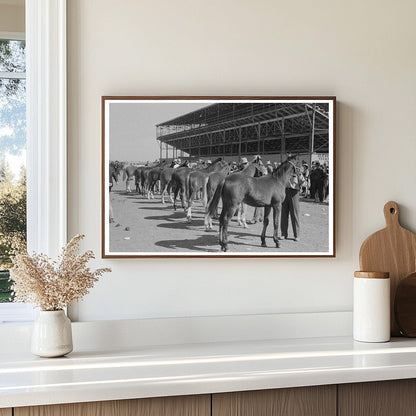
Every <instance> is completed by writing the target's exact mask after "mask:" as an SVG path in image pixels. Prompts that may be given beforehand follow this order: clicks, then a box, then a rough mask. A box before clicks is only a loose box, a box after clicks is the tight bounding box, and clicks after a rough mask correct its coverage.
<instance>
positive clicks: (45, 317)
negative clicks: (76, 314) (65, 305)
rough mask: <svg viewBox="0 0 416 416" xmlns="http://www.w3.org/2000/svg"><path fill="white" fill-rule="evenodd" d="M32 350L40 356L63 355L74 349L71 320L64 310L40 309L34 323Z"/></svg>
mask: <svg viewBox="0 0 416 416" xmlns="http://www.w3.org/2000/svg"><path fill="white" fill-rule="evenodd" d="M31 351H32V353H33V354H35V355H38V356H39V357H47V358H52V357H62V356H63V355H65V354H69V353H70V352H71V351H72V328H71V321H70V320H69V318H68V317H67V316H66V315H65V313H64V311H63V310H59V311H40V312H39V317H38V319H37V320H36V321H35V323H34V325H33V333H32V346H31Z"/></svg>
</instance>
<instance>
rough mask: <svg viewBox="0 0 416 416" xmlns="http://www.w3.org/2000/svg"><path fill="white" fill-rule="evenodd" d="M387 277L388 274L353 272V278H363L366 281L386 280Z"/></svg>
mask: <svg viewBox="0 0 416 416" xmlns="http://www.w3.org/2000/svg"><path fill="white" fill-rule="evenodd" d="M389 276H390V274H389V272H362V271H355V272H354V277H365V278H366V279H388V278H389Z"/></svg>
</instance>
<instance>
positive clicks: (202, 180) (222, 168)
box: [186, 158, 230, 222]
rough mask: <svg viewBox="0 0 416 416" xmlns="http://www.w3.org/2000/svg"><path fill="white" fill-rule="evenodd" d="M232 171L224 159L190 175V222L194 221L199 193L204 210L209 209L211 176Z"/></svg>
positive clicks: (188, 187)
mask: <svg viewBox="0 0 416 416" xmlns="http://www.w3.org/2000/svg"><path fill="white" fill-rule="evenodd" d="M229 171H230V165H229V164H228V163H227V162H226V161H225V160H223V159H222V158H218V159H217V160H215V161H214V162H213V163H212V164H211V165H210V166H208V167H206V168H205V169H200V170H195V171H193V172H190V173H189V175H188V184H187V185H188V186H187V190H188V208H187V213H186V218H187V220H188V222H191V221H192V206H193V203H194V200H195V198H196V197H197V195H198V193H201V195H202V205H203V207H204V210H206V208H207V203H208V199H207V182H208V179H209V177H210V175H211V174H212V173H214V172H224V173H227V172H229Z"/></svg>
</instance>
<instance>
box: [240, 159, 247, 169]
mask: <svg viewBox="0 0 416 416" xmlns="http://www.w3.org/2000/svg"><path fill="white" fill-rule="evenodd" d="M247 165H248V160H247V158H246V157H242V158H241V159H240V170H243V169H244V168H245V167H246V166H247Z"/></svg>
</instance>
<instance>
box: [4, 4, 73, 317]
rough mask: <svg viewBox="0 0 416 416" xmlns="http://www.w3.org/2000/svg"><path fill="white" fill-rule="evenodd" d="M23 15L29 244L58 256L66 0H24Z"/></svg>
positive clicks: (19, 310) (28, 313)
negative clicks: (24, 28)
mask: <svg viewBox="0 0 416 416" xmlns="http://www.w3.org/2000/svg"><path fill="white" fill-rule="evenodd" d="M25 19H26V36H25V37H26V79H27V83H26V94H27V105H26V117H27V119H26V126H27V135H26V137H27V224H28V225H27V244H28V250H29V252H32V251H37V252H42V253H45V254H48V255H49V256H51V257H56V256H57V254H58V253H59V251H60V249H61V247H62V246H64V245H65V244H66V242H67V122H66V111H67V103H66V99H67V93H66V89H67V85H66V0H26V1H25ZM1 307H2V310H0V312H1V313H2V315H3V317H4V316H6V320H7V322H11V321H13V322H18V321H28V320H32V319H33V316H34V314H33V308H32V307H30V306H27V305H25V306H23V305H22V304H13V303H10V304H2V305H1ZM4 308H7V311H6V309H4ZM3 312H4V314H3ZM3 321H5V319H4V318H3Z"/></svg>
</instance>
